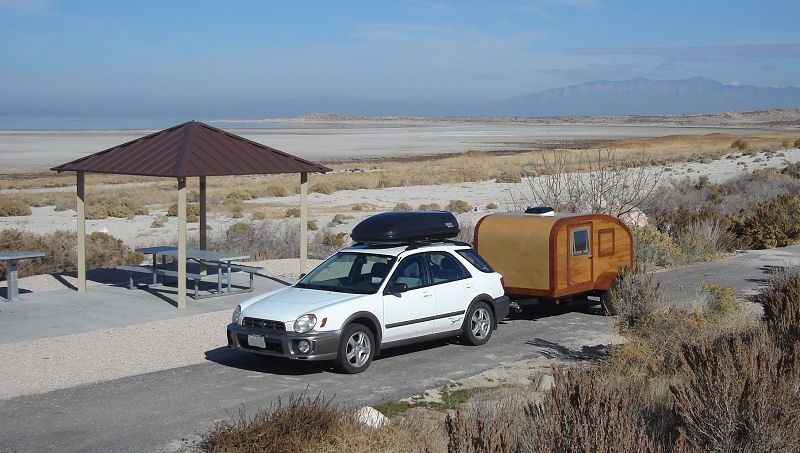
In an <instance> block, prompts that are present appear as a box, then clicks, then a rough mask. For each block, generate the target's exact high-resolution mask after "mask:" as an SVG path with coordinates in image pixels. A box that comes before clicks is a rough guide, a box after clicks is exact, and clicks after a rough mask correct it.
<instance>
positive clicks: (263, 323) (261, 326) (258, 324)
mask: <svg viewBox="0 0 800 453" xmlns="http://www.w3.org/2000/svg"><path fill="white" fill-rule="evenodd" d="M242 325H243V326H245V327H250V328H251V329H258V330H267V331H270V330H271V331H281V332H285V331H286V325H285V324H284V323H282V322H281V321H273V320H271V319H260V318H247V317H245V318H244V319H243V320H242Z"/></svg>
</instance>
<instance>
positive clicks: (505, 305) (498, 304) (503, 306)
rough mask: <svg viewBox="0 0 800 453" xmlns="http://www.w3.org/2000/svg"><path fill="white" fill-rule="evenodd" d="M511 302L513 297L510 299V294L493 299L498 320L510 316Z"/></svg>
mask: <svg viewBox="0 0 800 453" xmlns="http://www.w3.org/2000/svg"><path fill="white" fill-rule="evenodd" d="M510 303H511V299H509V298H508V296H501V297H498V298H496V299H495V300H494V301H493V305H494V316H495V318H496V319H497V322H500V321H502V320H503V319H505V318H506V316H508V312H509V310H510Z"/></svg>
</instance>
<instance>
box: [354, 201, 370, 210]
mask: <svg viewBox="0 0 800 453" xmlns="http://www.w3.org/2000/svg"><path fill="white" fill-rule="evenodd" d="M371 208H372V205H370V204H369V203H356V204H354V205H353V211H369V210H370V209H371Z"/></svg>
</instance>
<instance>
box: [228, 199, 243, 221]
mask: <svg viewBox="0 0 800 453" xmlns="http://www.w3.org/2000/svg"><path fill="white" fill-rule="evenodd" d="M242 217H244V204H242V203H236V204H233V205H231V218H234V219H241V218H242Z"/></svg>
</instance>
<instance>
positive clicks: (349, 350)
mask: <svg viewBox="0 0 800 453" xmlns="http://www.w3.org/2000/svg"><path fill="white" fill-rule="evenodd" d="M374 356H375V337H374V335H372V331H371V330H369V329H368V328H367V327H366V326H364V325H361V324H351V325H350V326H348V327H347V329H345V331H344V335H342V340H341V343H340V344H339V351H338V354H337V355H336V369H337V370H339V371H340V372H342V373H348V374H355V373H360V372H362V371H364V370H366V369H367V367H369V364H370V363H372V358H373V357H374Z"/></svg>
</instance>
